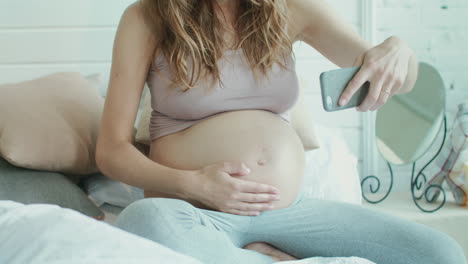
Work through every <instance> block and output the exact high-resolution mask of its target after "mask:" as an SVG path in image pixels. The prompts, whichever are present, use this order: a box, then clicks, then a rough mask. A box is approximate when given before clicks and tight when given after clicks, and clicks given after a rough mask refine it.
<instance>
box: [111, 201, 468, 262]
mask: <svg viewBox="0 0 468 264" xmlns="http://www.w3.org/2000/svg"><path fill="white" fill-rule="evenodd" d="M115 224H116V225H117V226H118V227H120V228H122V229H124V230H127V231H129V232H131V233H135V234H137V235H140V236H143V237H146V238H148V239H151V240H153V241H156V242H158V243H160V244H162V245H165V246H167V247H169V248H171V249H173V250H175V251H178V252H181V253H184V254H187V255H190V256H192V257H195V258H197V259H199V260H201V261H202V262H203V263H208V264H209V263H219V262H220V260H222V262H223V263H226V264H231V263H233V264H234V263H245V264H250V263H252V264H253V263H255V264H263V263H274V262H275V259H273V258H272V257H270V256H266V255H264V254H261V253H259V252H256V251H253V250H248V249H243V248H242V247H243V246H245V245H247V244H249V243H253V242H266V243H268V244H270V245H272V246H274V247H276V248H278V249H280V250H281V251H284V252H285V253H287V254H290V255H292V256H294V257H297V258H300V259H303V258H308V257H315V256H321V257H348V256H356V257H362V258H366V259H368V260H371V261H374V262H376V263H378V264H390V263H392V264H403V263H405V264H406V263H412V264H423V263H424V264H435V263H451V264H466V261H465V257H464V254H463V251H462V249H461V247H460V246H459V245H458V244H457V243H456V242H455V241H454V240H453V239H452V238H450V237H449V236H447V235H445V234H443V233H441V232H439V231H436V230H433V229H431V228H429V227H426V226H423V225H421V224H416V223H413V222H409V221H406V220H403V219H400V218H397V217H394V216H391V215H387V214H383V213H377V212H375V211H372V210H370V209H366V208H363V207H361V206H358V205H351V204H347V203H340V202H332V201H324V200H316V199H307V198H304V199H302V200H301V201H300V202H298V203H295V204H294V205H292V206H290V207H287V208H282V209H278V210H272V211H265V212H263V213H261V214H260V215H259V216H239V215H233V214H227V213H223V212H217V211H211V210H205V209H199V208H196V207H194V206H192V205H191V204H190V203H188V202H185V201H183V200H178V199H169V198H148V199H143V200H140V201H137V202H135V203H133V204H131V205H130V206H128V207H127V208H126V209H125V210H124V211H122V213H121V214H120V215H119V217H118V218H117V220H116V222H115Z"/></svg>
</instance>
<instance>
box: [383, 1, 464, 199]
mask: <svg viewBox="0 0 468 264" xmlns="http://www.w3.org/2000/svg"><path fill="white" fill-rule="evenodd" d="M375 17H376V32H375V38H376V39H375V40H376V41H382V40H383V39H385V38H386V37H388V36H390V35H397V36H400V37H401V38H403V39H405V40H406V41H407V42H408V43H409V44H410V46H411V47H412V48H413V49H414V50H415V52H416V54H417V56H418V59H419V60H420V61H425V62H428V63H430V64H432V65H434V66H435V67H436V68H437V69H438V70H439V71H440V73H441V75H442V78H443V79H444V82H445V87H446V95H447V97H446V98H447V100H446V104H447V107H446V109H447V117H448V121H449V128H450V125H451V122H452V119H453V116H454V114H455V112H456V107H457V104H458V103H460V102H461V101H462V100H463V99H465V100H466V99H468V74H467V70H468V0H377V1H376V4H375ZM439 139H440V138H439ZM437 142H439V141H437ZM438 146H439V144H435V145H434V146H433V147H431V149H430V150H429V151H430V153H431V154H432V153H434V152H435V151H436V150H437V149H438ZM429 158H430V155H426V156H425V157H424V158H423V159H422V160H423V161H428V160H429ZM379 161H380V162H382V160H381V159H380V160H379ZM421 165H423V164H421ZM381 168H383V170H381V171H380V174H381V175H383V176H384V177H385V173H386V171H385V170H386V168H385V166H381ZM432 168H435V167H429V170H431V169H432ZM395 172H396V176H397V177H396V179H395V185H396V186H395V189H398V190H409V184H410V174H411V166H410V165H408V166H403V167H395ZM429 174H430V173H429Z"/></svg>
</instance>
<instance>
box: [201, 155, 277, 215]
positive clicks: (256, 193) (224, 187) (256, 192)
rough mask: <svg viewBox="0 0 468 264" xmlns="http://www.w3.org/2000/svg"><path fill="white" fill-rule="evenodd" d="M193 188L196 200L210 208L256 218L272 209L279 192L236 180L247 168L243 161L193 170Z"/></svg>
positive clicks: (261, 185) (247, 170)
mask: <svg viewBox="0 0 468 264" xmlns="http://www.w3.org/2000/svg"><path fill="white" fill-rule="evenodd" d="M194 172H195V174H196V175H194V177H196V178H194V179H195V180H194V181H193V182H196V184H195V185H196V186H192V187H194V188H193V189H192V196H193V198H194V199H195V200H197V201H199V202H201V203H202V204H204V205H206V206H207V207H208V208H210V209H214V210H217V211H221V212H225V213H231V214H237V215H258V214H260V212H261V211H265V210H271V209H273V205H272V203H273V202H274V201H277V200H279V190H278V189H277V188H276V187H274V186H272V185H268V184H263V183H258V182H254V181H249V180H243V179H239V178H237V177H236V176H245V175H247V174H249V173H250V169H249V168H247V166H245V164H243V163H242V162H221V163H216V164H211V165H208V166H205V167H203V168H202V169H200V170H196V171H194Z"/></svg>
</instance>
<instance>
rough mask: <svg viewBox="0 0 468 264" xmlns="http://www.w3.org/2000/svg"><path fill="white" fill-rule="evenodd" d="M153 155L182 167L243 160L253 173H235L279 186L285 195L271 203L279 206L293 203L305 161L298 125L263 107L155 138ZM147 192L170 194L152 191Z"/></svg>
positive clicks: (150, 193) (251, 179)
mask: <svg viewBox="0 0 468 264" xmlns="http://www.w3.org/2000/svg"><path fill="white" fill-rule="evenodd" d="M149 156H150V158H151V159H152V160H154V161H156V162H158V163H160V164H163V165H165V166H168V167H171V168H176V169H183V170H198V169H201V168H202V167H204V166H206V165H210V164H213V163H217V162H223V161H242V162H244V163H245V164H246V165H247V166H248V167H249V168H250V170H251V172H250V173H249V174H248V175H246V176H242V177H239V176H236V177H239V178H241V179H245V180H249V181H255V182H260V183H267V184H271V185H274V186H276V187H277V188H278V189H279V190H280V198H281V199H280V200H279V201H276V202H274V203H273V204H274V207H275V209H279V208H284V207H287V206H289V205H290V204H291V203H292V202H293V201H294V199H295V198H296V196H297V194H298V192H299V190H300V185H301V183H302V177H303V173H304V165H305V157H304V149H303V146H302V143H301V141H300V139H299V137H298V136H297V134H296V132H295V131H294V129H293V128H292V127H291V126H290V124H288V123H287V122H286V121H285V120H283V119H282V118H281V117H280V116H279V115H276V114H274V113H272V112H269V111H264V110H242V111H230V112H225V113H221V114H218V115H215V116H213V117H210V118H207V119H205V120H203V121H201V122H199V123H197V124H195V125H193V126H191V127H189V128H187V129H185V130H182V131H180V132H178V133H174V134H171V135H168V136H164V137H161V138H158V139H157V140H155V141H153V142H152V143H151V149H150V155H149ZM145 196H146V197H170V196H167V195H165V194H160V193H155V192H149V191H146V192H145ZM189 202H190V201H189ZM194 205H195V206H197V205H196V204H194ZM199 207H200V206H199Z"/></svg>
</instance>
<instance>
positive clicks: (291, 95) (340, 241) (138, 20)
mask: <svg viewBox="0 0 468 264" xmlns="http://www.w3.org/2000/svg"><path fill="white" fill-rule="evenodd" d="M299 40H302V41H304V42H306V43H308V44H309V45H311V46H313V47H314V48H315V49H317V50H318V51H319V52H321V53H322V54H323V55H324V56H326V57H327V58H328V59H330V61H332V62H334V63H335V64H337V65H339V66H340V67H351V66H358V65H362V68H361V70H360V72H359V73H358V74H357V75H356V77H355V78H354V80H353V81H352V82H350V84H349V87H347V90H346V91H345V92H344V94H343V95H342V98H341V99H342V101H343V102H342V103H343V104H346V101H347V100H349V98H351V96H352V95H353V94H354V93H355V92H356V90H357V89H358V88H359V87H360V86H361V84H363V83H364V82H366V81H370V82H371V91H370V93H369V95H368V96H367V98H366V99H365V101H364V102H363V103H362V104H361V106H360V107H359V108H358V110H359V111H368V110H375V109H377V108H379V107H380V106H381V105H382V104H384V103H385V102H386V100H388V98H389V97H391V96H392V95H393V94H395V93H405V92H408V91H410V90H411V89H412V87H413V85H414V83H415V80H416V75H417V62H416V59H415V56H414V54H413V52H412V51H411V49H410V48H409V47H408V46H407V45H406V44H405V43H404V42H403V41H402V40H400V39H399V38H397V37H390V38H388V39H387V40H385V41H384V42H383V43H382V44H380V45H378V46H375V47H372V46H371V45H370V44H369V43H368V42H366V41H365V40H363V39H362V38H360V37H359V35H358V34H356V33H355V32H354V31H353V29H352V28H350V27H349V26H347V25H346V24H345V23H344V22H343V21H342V20H340V18H339V17H338V16H337V15H336V14H335V13H333V10H331V9H330V7H328V6H327V5H326V3H325V2H324V1H319V0H287V1H286V0H224V1H221V0H177V1H175V0H174V1H173V0H140V1H138V2H136V3H134V4H132V5H130V6H129V7H128V8H127V9H126V10H125V12H124V14H123V16H122V18H121V21H120V24H119V27H118V30H117V34H116V38H115V43H114V50H113V61H112V69H111V77H110V85H109V88H108V94H107V97H106V103H105V109H104V113H103V117H102V126H101V130H100V133H99V137H98V146H97V152H96V161H97V163H98V166H99V168H100V170H101V171H102V172H103V173H104V174H105V175H107V176H109V177H111V178H114V179H116V180H119V181H122V182H125V183H127V184H130V185H133V186H137V187H140V188H142V189H144V190H145V199H142V200H140V201H137V202H135V203H133V204H131V205H130V206H128V207H127V208H126V209H125V210H124V211H122V213H121V214H120V216H119V217H118V219H117V220H116V225H117V226H118V227H120V228H122V229H124V230H127V231H129V232H132V233H135V234H137V235H140V236H143V237H146V238H148V239H151V240H153V241H156V242H158V243H160V244H163V245H165V246H167V247H169V248H172V249H174V250H176V251H178V252H181V253H184V254H187V255H190V256H193V257H195V258H197V259H199V260H201V261H202V262H203V263H229V264H230V263H233V264H234V263H243V264H248V263H259V264H260V263H273V262H275V261H278V260H290V259H302V258H308V257H314V256H324V257H335V256H358V257H363V258H366V259H369V260H371V261H374V262H376V263H378V264H390V263H397V264H399V263H401V264H403V263H405V264H406V263H413V264H419V263H421V264H422V263H424V264H430V263H434V264H435V263H451V264H459V263H460V264H461V263H466V262H465V258H464V255H463V252H462V250H461V249H460V247H459V246H458V244H457V243H456V242H454V240H452V239H451V238H449V237H448V236H446V235H444V234H442V233H440V232H438V231H435V230H432V229H430V228H428V227H424V226H422V225H419V224H415V223H412V222H408V221H404V220H401V219H399V218H395V217H392V216H389V215H384V214H380V213H376V212H373V211H370V210H367V209H364V208H362V207H360V206H356V205H350V204H345V203H339V202H331V201H321V200H315V199H308V198H304V197H302V196H301V193H300V192H299V191H300V186H301V183H302V176H303V173H304V150H303V146H302V143H301V141H300V139H299V137H298V136H297V134H296V133H295V131H294V130H293V128H292V127H291V124H290V121H289V110H290V109H291V107H292V106H293V105H294V104H295V102H296V100H297V97H298V80H297V75H296V72H295V62H294V58H293V55H292V44H293V43H294V42H296V41H299ZM145 82H147V83H148V86H149V88H150V92H151V100H152V101H151V102H152V108H153V112H152V117H151V124H150V127H149V129H150V134H151V140H152V141H151V146H150V154H149V156H148V157H147V156H145V155H144V154H142V153H141V152H140V151H139V150H138V149H137V148H135V146H134V145H133V143H132V142H133V140H132V137H133V125H134V123H135V119H136V114H137V110H138V106H139V102H140V98H141V95H142V90H143V87H144V84H145Z"/></svg>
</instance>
